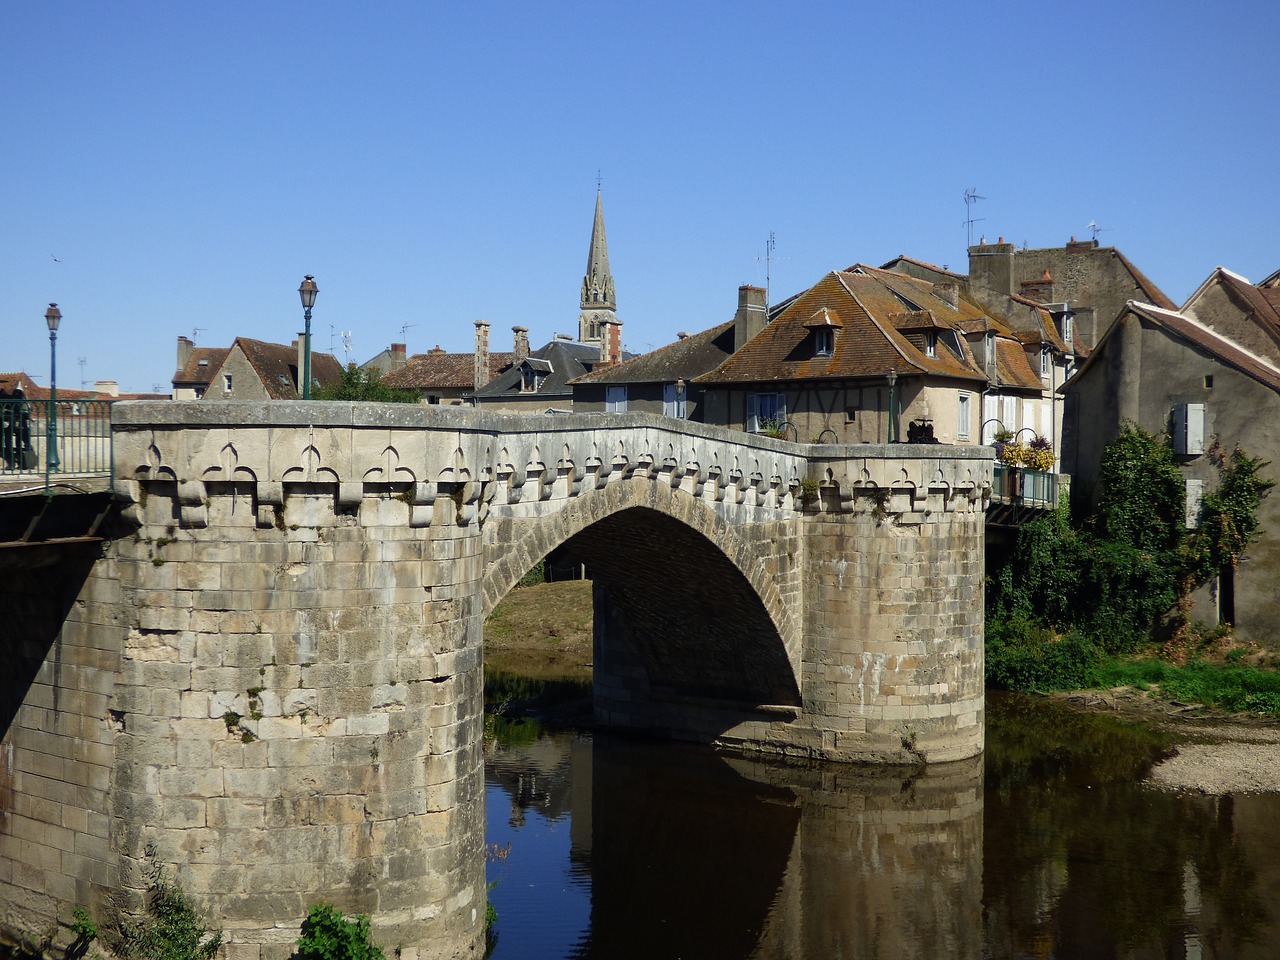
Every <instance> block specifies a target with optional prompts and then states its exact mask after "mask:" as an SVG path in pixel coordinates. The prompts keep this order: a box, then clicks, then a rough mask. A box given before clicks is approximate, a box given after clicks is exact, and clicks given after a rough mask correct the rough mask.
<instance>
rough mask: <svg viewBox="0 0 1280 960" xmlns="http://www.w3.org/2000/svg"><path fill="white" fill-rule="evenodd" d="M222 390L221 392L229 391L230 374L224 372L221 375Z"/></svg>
mask: <svg viewBox="0 0 1280 960" xmlns="http://www.w3.org/2000/svg"><path fill="white" fill-rule="evenodd" d="M222 392H223V393H230V392H231V374H229V373H224V374H223V375H222Z"/></svg>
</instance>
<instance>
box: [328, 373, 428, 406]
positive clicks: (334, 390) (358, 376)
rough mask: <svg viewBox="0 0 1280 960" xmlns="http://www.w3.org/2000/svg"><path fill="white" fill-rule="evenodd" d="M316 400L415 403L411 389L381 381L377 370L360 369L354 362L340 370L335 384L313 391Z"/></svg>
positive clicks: (416, 400) (416, 399)
mask: <svg viewBox="0 0 1280 960" xmlns="http://www.w3.org/2000/svg"><path fill="white" fill-rule="evenodd" d="M315 398H316V399H317V400H363V401H371V402H375V403H417V402H418V395H417V394H416V393H414V392H413V391H412V390H399V389H396V388H395V387H389V386H387V385H386V384H385V383H383V382H382V375H381V374H379V373H378V371H377V370H361V369H360V368H359V367H357V366H356V365H355V364H354V363H349V364H347V369H345V370H343V371H342V380H341V381H339V383H338V384H337V385H336V386H332V387H323V388H321V389H320V390H317V391H316V393H315Z"/></svg>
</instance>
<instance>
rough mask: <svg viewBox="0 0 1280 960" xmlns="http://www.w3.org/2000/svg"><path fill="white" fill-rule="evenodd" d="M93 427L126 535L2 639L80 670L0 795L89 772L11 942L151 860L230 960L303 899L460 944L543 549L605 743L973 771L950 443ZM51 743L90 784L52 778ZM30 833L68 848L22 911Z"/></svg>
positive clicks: (958, 457) (968, 495) (247, 958)
mask: <svg viewBox="0 0 1280 960" xmlns="http://www.w3.org/2000/svg"><path fill="white" fill-rule="evenodd" d="M115 427H116V452H115V463H116V468H117V478H116V480H117V485H118V488H119V489H120V490H121V491H122V493H123V496H124V498H125V499H126V501H127V506H126V509H125V510H124V521H125V522H126V523H128V524H131V525H132V527H131V530H132V532H131V533H129V534H128V535H125V536H121V537H118V538H117V539H116V541H115V543H114V545H113V547H112V548H111V549H112V552H111V556H110V559H109V560H108V561H105V562H100V566H99V567H97V568H95V569H94V572H93V575H92V576H91V577H90V578H89V580H88V581H87V582H86V584H85V585H84V586H83V587H81V586H79V585H76V586H75V587H74V589H72V588H71V587H68V588H67V591H65V592H64V593H63V594H59V596H62V597H63V598H64V600H63V602H64V605H65V604H66V603H70V600H69V599H68V598H70V597H74V596H76V595H77V593H78V595H79V596H80V598H81V601H82V604H83V607H82V609H81V608H80V607H78V608H77V610H76V613H75V615H74V616H71V617H70V618H63V620H64V621H65V623H66V626H64V628H63V635H64V639H63V647H53V646H51V644H52V634H51V632H50V631H52V630H53V629H54V626H55V625H56V624H57V623H58V622H60V621H59V614H58V611H57V610H53V611H52V612H49V611H46V612H45V614H43V615H42V616H43V617H44V619H43V620H39V618H36V620H39V622H38V623H37V622H36V620H33V621H32V625H31V626H29V627H23V628H22V629H23V634H24V638H23V642H24V643H25V644H27V646H25V647H23V650H24V653H23V658H24V659H23V660H22V663H23V664H25V665H26V666H25V669H26V671H27V673H28V674H30V675H32V676H36V675H39V677H40V678H43V677H46V676H47V675H49V673H50V671H51V670H53V667H51V666H50V662H51V660H54V659H56V657H58V656H62V655H63V653H65V652H69V651H74V657H75V658H76V662H77V663H78V664H80V663H83V664H85V665H86V669H85V670H84V672H82V673H75V674H71V675H68V676H67V677H66V678H65V679H54V680H53V681H51V682H50V684H48V685H47V686H49V687H50V693H48V694H46V693H45V692H44V690H43V689H42V687H41V683H42V682H43V681H42V680H39V679H38V680H36V681H33V682H31V683H28V684H27V686H26V687H25V688H21V687H20V688H19V689H20V692H19V694H17V695H16V696H19V697H21V701H22V702H21V704H20V705H17V706H15V707H14V713H15V715H16V714H19V713H21V717H20V722H18V723H17V724H15V725H13V726H12V729H13V731H14V733H13V734H12V736H9V735H7V736H6V743H7V744H8V743H10V742H11V743H12V744H13V746H14V754H13V755H14V757H15V761H14V763H15V765H14V768H13V769H14V770H15V771H20V772H21V773H22V774H23V775H24V776H25V775H26V774H27V773H38V774H39V775H40V776H42V777H44V778H45V779H46V780H49V781H51V782H52V781H56V780H57V779H58V778H57V776H56V775H55V774H57V773H59V772H60V773H62V774H64V775H66V776H67V777H79V776H87V777H91V780H90V782H88V783H86V784H84V785H83V786H85V787H87V788H91V789H90V790H89V791H88V792H85V791H81V792H79V793H77V794H75V797H74V802H75V803H76V804H81V803H82V807H74V808H73V807H72V806H68V805H66V804H64V806H63V808H59V809H56V810H55V809H52V808H48V809H44V808H42V809H41V810H39V811H36V810H34V808H33V809H31V810H28V811H26V812H24V813H23V814H22V818H23V819H22V821H21V828H22V830H24V831H27V835H26V836H24V837H21V838H19V839H18V842H17V846H16V847H15V846H14V845H13V844H12V843H11V842H10V841H9V840H7V839H6V840H5V841H4V842H7V843H10V846H9V848H8V849H10V850H12V851H14V866H6V868H5V869H6V870H7V871H8V874H7V875H4V876H0V881H2V882H6V883H11V884H12V885H13V887H14V889H15V890H17V891H19V892H23V891H25V893H24V894H23V895H24V896H26V897H27V902H28V906H29V910H30V912H31V913H32V915H33V916H44V917H46V918H47V917H50V916H52V915H53V912H52V911H58V912H60V913H61V914H66V913H68V912H69V910H70V908H71V907H72V906H74V905H75V904H76V903H84V904H85V905H86V906H89V907H90V908H91V909H93V910H94V911H95V916H97V917H98V918H99V919H103V917H102V916H101V914H100V913H99V911H101V909H102V906H101V899H102V896H101V895H102V894H104V893H105V891H107V890H109V889H111V888H112V887H113V886H117V885H118V886H119V887H120V888H121V890H122V892H123V894H124V898H123V901H122V902H123V905H124V906H125V907H130V906H132V907H135V908H136V907H137V905H138V904H139V903H140V896H139V895H140V893H141V888H142V883H143V874H142V869H141V868H142V867H143V865H144V860H145V858H146V855H147V851H148V849H153V850H154V851H155V856H156V857H157V858H158V859H159V861H160V862H161V863H163V864H165V865H166V866H167V867H168V868H169V869H170V870H171V872H173V873H174V874H175V875H176V878H177V879H178V881H179V882H180V883H182V884H183V886H184V887H185V888H186V889H187V890H188V891H189V892H190V893H191V894H192V896H193V897H194V899H195V900H196V902H197V903H198V904H200V905H201V906H202V907H203V908H205V909H206V910H207V911H208V912H209V913H210V915H212V916H216V917H218V918H219V919H220V922H221V923H222V925H223V926H224V927H225V929H226V931H227V933H228V934H229V938H230V939H229V946H228V948H227V949H228V952H229V955H230V956H231V957H232V958H233V960H259V958H263V960H271V958H279V960H283V958H284V957H285V956H287V955H288V954H289V953H290V952H291V950H292V943H293V941H294V940H295V939H296V937H297V935H298V930H299V925H300V923H301V921H302V918H303V916H304V915H305V912H306V909H307V908H308V907H309V906H310V905H311V904H312V903H314V902H316V901H318V900H326V901H328V902H331V903H334V904H335V905H336V906H338V907H339V908H340V909H343V910H344V911H348V912H352V911H358V912H368V913H370V914H372V916H373V921H374V934H375V938H376V939H378V940H379V941H380V942H381V943H383V944H388V945H391V944H395V945H400V946H401V947H402V948H403V949H402V956H404V957H406V958H407V960H412V958H414V957H415V956H422V957H446V956H457V955H463V954H466V953H468V952H470V951H474V950H475V949H477V947H478V944H479V941H480V939H481V936H482V924H483V917H484V884H483V871H484V864H483V854H482V849H481V848H482V842H483V836H484V833H483V831H484V811H483V776H482V774H483V770H482V758H481V741H482V725H483V715H482V707H483V705H482V663H481V647H482V631H483V617H484V615H485V614H486V613H487V612H488V611H489V610H490V609H492V607H493V605H494V604H495V603H496V602H497V601H498V600H499V599H501V597H502V596H503V595H505V593H506V591H507V590H508V589H509V588H510V587H511V586H512V585H513V584H514V583H515V581H516V580H517V579H518V578H519V577H520V576H521V575H522V574H523V573H524V572H525V571H526V570H527V569H528V568H529V567H530V566H531V565H532V564H533V563H534V562H536V561H537V560H539V559H541V558H542V557H543V556H545V555H546V554H547V553H548V552H550V550H552V549H554V548H556V547H558V546H560V545H562V544H567V545H568V546H569V547H570V548H571V549H573V550H574V551H577V552H580V553H581V554H582V555H583V556H585V557H587V558H588V562H589V564H590V565H591V566H592V567H593V569H595V570H596V571H597V576H598V582H599V585H600V588H601V591H602V593H601V595H602V601H601V606H602V616H601V617H600V618H599V621H600V631H601V632H600V643H601V645H602V647H607V648H608V649H607V650H602V654H601V658H600V664H601V667H602V669H601V671H600V672H601V678H600V694H599V696H598V706H599V707H600V709H601V712H602V715H603V716H604V718H605V719H606V720H607V721H610V722H614V723H618V724H620V725H626V724H631V725H638V726H644V727H646V728H650V729H652V728H655V727H656V728H658V729H661V730H664V731H666V732H669V733H671V734H672V735H676V736H687V737H694V738H696V739H706V740H713V741H716V742H720V743H724V744H729V745H733V746H737V747H741V748H746V749H754V750H761V751H767V752H772V753H780V754H787V755H800V756H805V757H819V758H826V759H836V760H866V759H876V760H889V761H898V762H916V761H919V760H921V759H923V758H924V757H926V756H927V757H928V759H930V760H937V759H945V758H948V757H956V756H972V755H974V754H975V753H977V752H978V751H980V750H981V747H982V699H981V683H982V659H981V642H982V620H981V598H980V596H979V591H980V584H981V577H982V509H983V506H984V504H985V496H986V491H988V490H989V487H990V460H989V459H988V458H987V457H986V456H984V453H985V451H983V450H981V449H979V448H968V449H964V448H940V447H917V448H910V447H903V446H895V447H859V448H848V447H834V446H832V447H823V446H799V445H794V444H788V443H782V442H779V441H774V440H768V439H764V438H756V437H745V436H743V435H741V434H737V433H733V432H730V431H726V430H723V429H718V428H712V427H705V426H700V425H696V424H688V423H681V422H678V421H666V420H662V419H660V418H653V417H645V416H642V415H621V416H608V417H593V418H592V417H556V416H542V417H510V416H503V415H496V414H493V413H492V412H489V411H476V410H468V409H458V408H445V409H441V408H423V407H408V406H379V405H361V404H319V403H288V404H286V403H280V404H271V405H263V404H255V403H236V402H211V403H191V404H121V405H118V406H117V407H116V410H115ZM41 624H43V626H42V625H41ZM28 635H29V638H30V640H31V641H34V642H28ZM41 638H43V639H41ZM50 650H54V653H52V654H51V653H50V652H48V651H50ZM90 665H91V669H89V667H90ZM53 690H66V691H78V692H79V693H81V694H83V695H84V696H83V698H82V700H81V701H80V702H79V704H78V712H77V715H76V718H75V722H76V723H78V724H79V728H80V730H81V731H82V732H81V734H80V736H79V737H70V736H69V737H68V738H67V739H65V740H63V741H61V742H58V741H54V740H50V739H48V738H44V737H43V729H44V728H43V725H44V724H45V723H46V722H48V720H49V718H48V717H47V716H45V715H44V714H41V713H39V712H38V711H39V710H42V709H47V708H46V707H44V705H43V703H42V700H41V698H42V697H47V696H50V695H52V691H53ZM32 711H36V712H32ZM67 722H70V721H67ZM67 729H70V728H69V727H68V728H67ZM84 731H87V732H84ZM95 738H96V740H95ZM82 740H84V741H90V742H96V743H98V744H99V745H100V746H99V747H98V748H95V749H94V751H93V753H92V757H93V760H92V762H93V763H94V764H96V765H97V766H98V767H100V768H101V769H100V770H99V771H98V772H97V773H82V772H81V771H79V770H78V769H77V770H75V771H71V769H70V764H72V763H73V762H74V761H75V759H76V756H77V753H76V751H77V750H80V749H81V742H82ZM41 753H45V754H47V755H48V757H49V759H42V758H40V757H39V756H38V754H41ZM24 764H26V765H27V766H23V765H24ZM45 770H47V771H48V772H47V773H45V772H42V771H45ZM3 785H4V784H3V783H0V787H3ZM77 786H81V785H80V784H77ZM95 790H96V791H98V792H97V793H96V794H95V793H93V791H95ZM68 802H69V801H68ZM14 805H16V800H15V801H14ZM12 808H13V806H7V807H6V811H8V810H10V809H12ZM81 809H83V810H85V811H87V810H91V809H96V810H98V811H99V812H100V813H101V814H105V817H102V818H100V819H97V820H87V821H86V819H85V816H84V814H82V813H81V812H79V811H80V810H81ZM55 819H60V820H61V821H62V822H61V823H59V824H57V825H58V826H59V827H60V829H62V830H64V831H66V832H64V833H58V832H57V831H51V830H44V828H43V827H42V826H38V824H48V825H50V826H52V825H54V820H55ZM10 822H14V821H10ZM81 828H84V829H83V830H82V829H81ZM41 831H43V833H44V834H47V835H48V836H49V837H50V838H53V839H58V840H59V842H61V843H63V844H64V845H65V844H68V843H69V844H71V846H72V850H71V851H70V853H71V854H72V857H71V858H68V857H67V856H65V854H66V853H67V851H65V850H64V851H63V853H64V857H63V860H62V863H63V867H62V868H61V872H60V873H59V874H58V876H59V877H61V879H58V877H55V878H54V880H53V882H52V883H49V884H48V885H47V886H46V885H45V880H46V878H44V877H43V876H38V875H37V874H36V873H34V872H32V870H31V868H32V867H33V866H35V865H38V864H39V863H42V862H44V861H43V860H41V857H42V856H43V854H44V852H45V851H44V849H43V847H40V846H37V845H35V844H39V843H43V841H39V840H37V839H36V835H37V834H40V833H41ZM82 833H83V835H84V839H82ZM42 835H43V834H42ZM7 836H8V835H6V837H7ZM46 846H49V847H51V848H52V847H55V846H56V844H54V843H49V844H46ZM58 849H60V850H61V849H62V848H60V847H59V848H58ZM82 853H83V855H84V856H86V857H89V858H90V859H93V860H94V864H93V865H92V866H93V869H94V870H96V871H97V873H92V872H86V870H81V867H82V866H83V863H82V861H81V860H78V859H75V857H79V856H81V855H82ZM82 874H83V875H86V876H90V877H94V878H96V879H92V881H91V882H92V883H93V884H96V886H93V887H90V888H87V889H82V888H80V887H76V886H68V883H67V880H68V878H73V877H75V878H79V877H80V876H81V875H82ZM46 890H53V891H54V893H52V894H48V895H46V894H44V893H43V891H46ZM39 896H45V899H44V900H40V901H38V902H37V900H38V897H39ZM73 897H74V899H72V898H73Z"/></svg>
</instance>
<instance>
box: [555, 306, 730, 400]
mask: <svg viewBox="0 0 1280 960" xmlns="http://www.w3.org/2000/svg"><path fill="white" fill-rule="evenodd" d="M732 353H733V321H732V320H730V321H728V322H727V323H722V324H720V325H719V326H715V327H712V328H711V329H710V330H703V331H702V332H701V333H695V334H693V335H691V336H688V337H685V338H684V339H682V340H677V341H676V342H675V343H668V344H667V345H666V346H663V347H659V348H658V349H657V350H653V351H651V352H649V353H642V354H641V355H640V356H638V357H634V358H632V359H630V360H625V361H623V362H622V363H615V364H613V365H612V366H608V367H598V368H596V369H595V370H593V371H591V372H590V373H587V374H583V375H582V376H580V377H575V378H574V380H573V381H572V383H573V385H574V386H577V385H578V384H586V383H674V382H675V381H676V380H679V379H682V378H683V379H685V380H692V379H693V378H694V377H698V376H701V375H702V374H704V373H706V372H707V371H709V370H714V369H715V368H716V367H717V366H718V365H720V364H721V363H723V362H724V361H725V359H727V358H728V357H729V356H730V355H731V354H732Z"/></svg>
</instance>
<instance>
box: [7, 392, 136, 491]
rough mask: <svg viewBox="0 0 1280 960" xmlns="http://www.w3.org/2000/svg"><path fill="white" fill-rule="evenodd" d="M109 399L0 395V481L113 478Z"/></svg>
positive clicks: (32, 481) (57, 481)
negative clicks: (57, 398)
mask: <svg viewBox="0 0 1280 960" xmlns="http://www.w3.org/2000/svg"><path fill="white" fill-rule="evenodd" d="M112 402H113V401H111V400H58V401H52V400H10V399H7V398H0V481H5V486H6V487H10V488H12V487H13V486H14V483H15V481H16V482H18V483H19V484H21V482H22V481H23V480H28V481H30V484H31V485H34V484H35V483H37V482H40V483H43V484H44V487H45V489H46V490H47V489H48V488H49V487H50V485H51V484H62V483H72V484H74V482H75V481H76V480H86V479H90V478H96V477H105V478H106V479H107V482H108V485H110V482H111V476H112V459H111V456H112V450H111V404H112Z"/></svg>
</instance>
